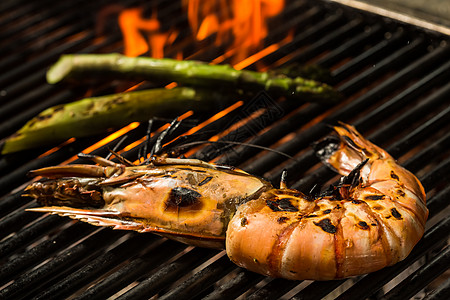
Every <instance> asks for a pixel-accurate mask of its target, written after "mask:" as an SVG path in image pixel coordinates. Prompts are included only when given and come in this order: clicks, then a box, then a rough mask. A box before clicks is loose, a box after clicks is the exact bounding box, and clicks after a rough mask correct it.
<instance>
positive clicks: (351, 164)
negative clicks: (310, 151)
mask: <svg viewBox="0 0 450 300" xmlns="http://www.w3.org/2000/svg"><path fill="white" fill-rule="evenodd" d="M333 129H334V130H335V132H336V133H337V136H330V137H327V138H325V139H323V140H322V141H319V142H317V143H315V144H314V145H313V148H314V150H315V152H316V155H317V157H318V158H319V159H320V160H321V161H322V162H323V163H324V164H325V165H326V166H328V167H330V168H331V169H333V170H335V171H336V172H338V173H339V174H341V175H345V176H347V175H349V174H350V173H351V172H352V170H354V169H355V168H357V167H358V166H361V164H363V163H364V162H365V161H367V162H369V163H368V164H367V167H369V166H370V163H371V162H373V161H375V160H377V159H380V158H388V157H390V155H389V154H388V153H387V152H386V151H384V150H383V149H381V148H379V147H378V146H376V145H374V144H372V143H371V142H369V141H368V140H366V139H365V138H363V137H362V136H361V134H360V133H359V132H358V131H356V129H355V127H353V126H351V125H348V124H345V123H342V122H340V123H339V125H338V126H334V127H333Z"/></svg>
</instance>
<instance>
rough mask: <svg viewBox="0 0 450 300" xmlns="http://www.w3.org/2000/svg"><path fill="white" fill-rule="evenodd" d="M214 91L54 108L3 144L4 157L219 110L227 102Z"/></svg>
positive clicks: (176, 91)
mask: <svg viewBox="0 0 450 300" xmlns="http://www.w3.org/2000/svg"><path fill="white" fill-rule="evenodd" d="M221 95H222V94H219V93H212V92H211V91H206V90H199V89H193V88H188V87H179V88H173V89H164V88H160V89H149V90H142V91H135V92H128V93H119V94H113V95H107V96H101V97H91V98H85V99H82V100H79V101H75V102H72V103H68V104H61V105H57V106H53V107H50V108H48V109H46V110H44V111H43V112H41V113H40V114H39V115H37V116H36V117H34V118H33V119H31V120H30V121H28V122H27V123H26V124H25V125H24V126H23V127H22V128H21V129H20V130H19V131H17V132H16V133H15V134H13V135H12V136H10V137H8V138H6V139H5V140H3V141H2V142H3V145H2V149H1V154H8V153H12V152H16V151H21V150H25V149H30V148H35V147H38V146H44V145H48V144H54V143H57V142H62V141H65V140H67V139H68V138H70V137H84V136H89V135H93V134H98V133H102V132H105V131H106V130H107V129H109V128H117V127H120V126H125V125H127V124H129V123H130V122H133V121H146V120H148V119H150V118H151V117H153V116H158V117H164V116H167V117H175V116H176V114H177V113H178V114H181V113H184V112H186V111H187V110H189V109H194V108H195V110H196V111H199V110H203V109H211V108H214V106H215V107H216V108H217V105H218V103H226V102H227V99H228V102H229V99H230V98H232V97H229V94H228V98H225V97H224V96H221Z"/></svg>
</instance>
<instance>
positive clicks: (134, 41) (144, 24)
mask: <svg viewBox="0 0 450 300" xmlns="http://www.w3.org/2000/svg"><path fill="white" fill-rule="evenodd" d="M119 26H120V29H121V31H122V34H123V37H124V45H125V50H124V54H125V55H127V56H132V57H133V56H139V55H141V54H144V53H146V52H147V51H150V56H152V57H155V58H163V57H164V46H165V45H166V44H167V43H168V42H172V41H173V40H174V39H175V38H176V36H177V35H178V33H177V32H175V31H172V32H160V23H159V21H158V18H157V14H156V12H155V11H154V12H153V14H152V17H151V18H150V19H145V18H144V17H143V16H142V9H141V8H130V9H125V10H123V11H122V12H121V13H120V14H119ZM141 32H145V33H146V34H147V36H146V37H147V39H146V37H144V36H143V35H142V33H141Z"/></svg>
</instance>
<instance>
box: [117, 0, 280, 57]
mask: <svg viewBox="0 0 450 300" xmlns="http://www.w3.org/2000/svg"><path fill="white" fill-rule="evenodd" d="M182 5H183V7H184V9H185V10H186V12H187V16H188V21H189V26H190V28H191V31H192V34H193V38H194V39H195V40H196V41H199V42H200V41H203V40H204V39H206V38H207V37H210V36H215V44H216V45H217V46H223V45H229V50H231V52H230V53H232V54H233V58H232V64H234V63H237V62H240V61H242V60H243V59H245V58H247V57H248V56H250V55H251V54H253V53H254V52H257V51H259V50H261V49H260V48H261V46H262V45H263V39H264V38H265V37H266V36H267V34H268V26H267V20H268V19H269V18H271V17H274V16H275V15H277V14H279V13H280V12H281V11H282V10H283V8H284V0H211V1H201V0H182ZM119 25H120V28H121V30H122V33H123V36H124V45H125V50H124V54H125V55H127V56H139V55H142V54H145V53H147V52H149V55H150V56H152V57H155V58H162V57H164V48H165V46H168V45H171V44H172V43H173V42H174V41H175V39H176V38H177V36H178V31H176V30H169V31H162V30H161V24H160V21H159V20H158V18H157V13H156V11H154V12H153V13H152V16H151V17H150V18H148V19H146V18H145V17H143V10H142V9H141V8H129V9H125V10H123V11H122V12H121V13H120V15H119ZM176 58H177V59H183V56H182V53H177V54H176Z"/></svg>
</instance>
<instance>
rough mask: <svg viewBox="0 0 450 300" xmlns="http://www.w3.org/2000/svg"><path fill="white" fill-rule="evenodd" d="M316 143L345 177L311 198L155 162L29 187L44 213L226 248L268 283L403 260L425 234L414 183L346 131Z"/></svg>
mask: <svg viewBox="0 0 450 300" xmlns="http://www.w3.org/2000/svg"><path fill="white" fill-rule="evenodd" d="M335 130H336V132H337V134H338V138H337V139H326V140H324V141H322V142H320V143H318V144H317V147H316V150H317V153H318V156H319V157H320V158H321V159H322V160H323V161H324V163H325V164H326V165H328V166H330V167H332V168H333V169H335V170H336V171H337V172H339V173H340V174H342V175H344V177H343V179H342V180H341V181H340V182H339V183H338V184H336V185H333V186H332V187H331V188H330V189H328V190H326V191H324V192H322V193H321V194H320V195H318V196H316V197H312V196H310V195H305V194H303V193H301V192H300V191H297V190H293V189H289V188H287V187H286V186H285V184H284V183H282V184H281V187H280V188H279V189H276V188H274V187H273V186H272V185H271V184H270V183H269V182H267V181H265V180H263V179H261V178H258V177H256V176H252V175H250V174H248V173H246V172H244V171H242V170H239V169H235V168H229V167H224V166H220V165H215V164H211V163H206V162H203V161H200V160H195V159H177V158H167V157H160V156H154V157H153V159H152V161H151V163H149V164H147V165H141V166H127V165H124V164H121V163H120V164H119V163H113V162H111V161H109V160H106V159H102V158H100V157H97V156H92V157H91V158H92V159H93V160H94V161H95V162H96V163H97V165H73V166H59V167H48V168H43V169H39V170H35V171H32V172H31V174H32V175H41V176H44V177H47V178H48V179H46V180H43V181H42V180H41V181H38V182H34V183H32V184H31V185H29V186H28V187H27V188H26V190H27V194H28V195H30V196H32V197H34V198H36V199H37V201H38V202H39V203H40V204H41V205H44V207H40V208H35V209H32V210H34V211H40V212H49V213H54V214H59V215H63V216H69V217H72V218H75V219H79V220H81V221H85V222H89V223H91V224H94V225H99V226H113V227H114V228H116V229H128V230H137V231H140V232H154V233H157V234H160V235H163V236H166V237H168V238H172V239H175V240H179V241H181V242H185V243H188V244H193V245H196V246H202V247H213V248H223V246H225V249H226V251H227V254H228V256H229V258H230V259H231V260H232V261H233V262H234V263H236V264H237V265H239V266H241V267H244V268H247V269H249V270H251V271H254V272H257V273H261V274H264V275H268V276H272V277H282V278H286V279H293V280H301V279H311V280H330V279H338V278H345V277H349V276H354V275H360V274H365V273H369V272H373V271H376V270H379V269H381V268H383V267H385V266H389V265H392V264H394V263H396V262H398V261H400V260H402V259H404V258H405V257H406V256H407V255H408V254H409V252H410V251H411V249H412V248H413V247H414V245H415V244H416V243H417V242H418V241H419V239H420V238H421V236H422V235H423V232H424V227H425V222H426V219H427V216H428V210H427V208H426V205H425V193H424V189H423V187H422V185H421V184H420V182H419V181H418V180H417V178H416V177H415V176H414V175H413V174H411V173H410V172H409V171H407V170H405V169H403V168H402V167H401V166H399V165H398V164H397V163H396V162H395V160H394V159H393V158H392V157H391V156H390V155H389V154H388V153H386V151H384V150H383V149H381V148H379V147H377V146H375V145H373V144H372V143H370V142H369V141H367V140H365V139H364V138H363V137H362V136H361V135H360V134H359V133H358V132H357V131H356V130H355V129H354V128H353V127H352V126H349V125H346V124H341V125H340V126H336V127H335Z"/></svg>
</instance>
